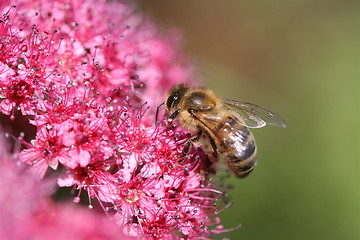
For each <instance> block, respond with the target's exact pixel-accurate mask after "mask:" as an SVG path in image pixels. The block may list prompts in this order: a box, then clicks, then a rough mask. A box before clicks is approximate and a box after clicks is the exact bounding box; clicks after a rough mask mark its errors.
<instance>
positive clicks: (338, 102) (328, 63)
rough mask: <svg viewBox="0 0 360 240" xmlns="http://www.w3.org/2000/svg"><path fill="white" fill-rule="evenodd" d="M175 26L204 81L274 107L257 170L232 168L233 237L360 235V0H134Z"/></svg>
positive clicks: (260, 138) (225, 216)
mask: <svg viewBox="0 0 360 240" xmlns="http://www.w3.org/2000/svg"><path fill="white" fill-rule="evenodd" d="M139 5H140V7H141V9H142V10H143V11H145V12H146V13H147V14H149V15H150V16H152V17H153V18H154V19H155V21H157V22H158V23H159V24H160V25H162V26H164V27H176V28H179V29H180V30H181V31H182V33H183V37H184V39H185V44H184V49H185V51H186V52H187V53H188V54H189V55H190V56H191V58H192V59H194V60H195V61H196V63H197V64H198V74H199V75H200V76H201V78H202V79H203V83H204V85H205V86H207V87H209V88H211V89H213V90H214V91H215V92H216V93H217V94H218V95H220V96H223V97H226V98H233V99H239V100H244V101H249V102H253V103H257V104H260V105H264V106H267V107H270V108H274V109H276V110H277V111H278V112H279V113H281V115H282V116H283V117H284V119H286V121H287V123H288V125H289V127H288V128H286V129H282V128H278V127H266V128H264V129H256V130H254V131H253V133H254V135H255V137H256V139H257V145H258V148H259V150H258V151H259V160H258V167H257V169H256V170H255V171H254V172H253V173H252V174H251V175H250V176H249V177H248V178H246V179H244V180H239V179H235V178H234V177H231V179H229V182H232V184H233V185H234V189H232V190H230V191H229V195H230V197H231V199H232V201H233V202H234V204H233V206H232V207H231V208H230V209H228V210H227V211H225V212H224V213H222V214H221V217H222V221H223V223H224V225H225V227H226V228H231V227H233V226H235V225H237V224H239V223H241V224H243V227H242V228H241V229H238V230H236V231H233V232H230V233H226V234H224V236H225V237H228V238H231V239H294V240H296V239H327V240H331V239H360V187H359V183H360V146H359V142H360V134H359V133H360V127H359V123H360V96H359V94H360V47H359V46H360V1H332V0H322V1H305V0H299V1H295V0H294V1H290V0H289V1H285V0H283V1H280V0H278V1H275V0H274V1H271V0H267V1H265V0H247V1H236V0H222V1H220V0H195V1H184V0H151V1H149V0H141V1H139Z"/></svg>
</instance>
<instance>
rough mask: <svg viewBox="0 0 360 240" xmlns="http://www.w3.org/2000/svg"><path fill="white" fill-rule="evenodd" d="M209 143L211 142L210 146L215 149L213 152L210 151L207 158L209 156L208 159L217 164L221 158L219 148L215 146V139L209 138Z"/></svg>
mask: <svg viewBox="0 0 360 240" xmlns="http://www.w3.org/2000/svg"><path fill="white" fill-rule="evenodd" d="M208 139H209V141H210V144H211V147H212V149H213V151H210V152H208V153H207V156H208V159H209V160H210V161H211V162H212V163H214V162H217V160H218V158H219V151H218V148H217V146H216V144H215V141H214V139H213V138H211V137H209V138H208Z"/></svg>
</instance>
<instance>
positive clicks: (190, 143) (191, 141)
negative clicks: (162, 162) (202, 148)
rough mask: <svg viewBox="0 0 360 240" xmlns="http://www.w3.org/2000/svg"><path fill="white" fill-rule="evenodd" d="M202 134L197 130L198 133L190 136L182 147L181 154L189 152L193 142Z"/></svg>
mask: <svg viewBox="0 0 360 240" xmlns="http://www.w3.org/2000/svg"><path fill="white" fill-rule="evenodd" d="M201 135H202V131H199V132H198V134H196V135H195V136H194V137H192V138H190V139H189V140H187V141H186V143H185V144H184V148H183V154H188V153H189V152H190V149H191V146H192V144H193V143H194V142H197V141H199V139H200V137H201Z"/></svg>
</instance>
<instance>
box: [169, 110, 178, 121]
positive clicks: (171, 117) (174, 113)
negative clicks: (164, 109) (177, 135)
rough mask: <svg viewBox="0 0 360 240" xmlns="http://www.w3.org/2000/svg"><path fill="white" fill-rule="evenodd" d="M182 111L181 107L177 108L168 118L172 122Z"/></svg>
mask: <svg viewBox="0 0 360 240" xmlns="http://www.w3.org/2000/svg"><path fill="white" fill-rule="evenodd" d="M179 113H180V109H177V110H176V111H175V112H173V113H172V114H171V115H170V116H169V118H168V122H169V123H171V122H172V121H174V119H175V118H176V117H177V116H178V115H179Z"/></svg>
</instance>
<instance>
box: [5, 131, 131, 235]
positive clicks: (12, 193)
mask: <svg viewBox="0 0 360 240" xmlns="http://www.w3.org/2000/svg"><path fill="white" fill-rule="evenodd" d="M0 151H1V153H2V156H1V158H0V188H1V194H0V219H1V221H0V239H9V240H22V239H24V240H25V239H30V240H31V239H37V240H42V239H44V240H45V239H55V240H63V239H73V240H77V239H94V240H95V239H96V240H101V239H114V240H115V239H130V238H129V237H128V236H126V235H124V234H123V233H122V232H123V230H122V227H121V226H120V225H116V224H115V223H114V222H113V221H111V220H110V219H108V218H106V217H105V216H104V215H103V214H100V213H98V212H94V211H88V210H86V209H84V208H83V207H79V206H74V204H56V203H54V202H52V201H51V199H50V194H52V193H53V191H54V189H55V186H54V181H42V182H39V180H38V179H36V178H34V176H33V175H32V174H30V173H29V172H28V171H27V170H28V169H26V168H25V165H22V164H20V163H19V162H18V159H16V157H15V156H16V155H12V154H10V153H9V152H8V150H7V147H6V146H5V141H4V138H3V133H2V131H1V137H0ZM70 216H71V217H70ZM84 223H85V224H84Z"/></svg>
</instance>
